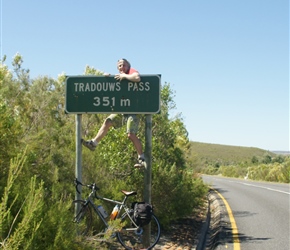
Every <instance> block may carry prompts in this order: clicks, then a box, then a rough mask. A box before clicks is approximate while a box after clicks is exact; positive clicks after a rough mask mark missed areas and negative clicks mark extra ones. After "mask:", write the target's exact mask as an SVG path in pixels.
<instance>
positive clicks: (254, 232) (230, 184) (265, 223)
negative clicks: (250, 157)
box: [203, 176, 290, 250]
mask: <svg viewBox="0 0 290 250" xmlns="http://www.w3.org/2000/svg"><path fill="white" fill-rule="evenodd" d="M203 179H204V182H205V183H207V184H210V185H211V186H212V188H213V189H215V190H216V191H218V193H220V194H221V195H222V197H223V198H225V200H226V202H227V203H228V205H229V207H230V209H231V211H232V214H233V218H234V220H235V222H236V226H237V231H238V233H237V235H238V239H239V243H234V242H233V239H231V237H232V235H233V234H231V232H232V231H231V226H230V225H231V224H230V220H229V219H230V217H231V216H230V215H229V214H228V213H227V211H228V210H227V209H226V206H225V207H224V209H223V210H224V213H226V214H227V215H226V216H228V218H229V219H228V228H226V227H224V228H223V230H227V231H228V232H224V236H226V235H228V237H223V238H224V239H223V241H224V242H223V243H222V244H221V245H220V246H219V247H218V249H225V248H227V249H228V250H230V249H242V250H256V249H257V250H261V249H266V250H268V249H269V250H271V249H275V250H276V249H277V250H289V249H290V241H289V237H290V224H289V205H290V203H289V199H290V189H289V187H290V186H289V185H288V184H278V183H277V184H276V183H267V182H256V181H250V180H243V179H233V178H223V177H218V176H203ZM219 198H220V197H219ZM221 201H222V199H221ZM223 204H224V203H223ZM229 235H231V236H229ZM238 245H239V246H238ZM239 247H240V248H239Z"/></svg>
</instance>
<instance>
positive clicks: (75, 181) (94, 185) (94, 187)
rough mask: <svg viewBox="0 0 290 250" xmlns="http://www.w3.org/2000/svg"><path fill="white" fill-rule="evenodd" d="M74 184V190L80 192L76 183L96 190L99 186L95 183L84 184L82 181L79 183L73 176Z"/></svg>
mask: <svg viewBox="0 0 290 250" xmlns="http://www.w3.org/2000/svg"><path fill="white" fill-rule="evenodd" d="M74 183H75V186H76V191H77V192H78V193H79V194H80V191H79V190H78V185H81V186H84V187H87V188H90V189H91V190H92V191H97V190H99V188H98V187H97V186H96V183H93V184H91V185H85V184H83V183H81V182H80V181H79V180H78V179H77V178H75V180H74Z"/></svg>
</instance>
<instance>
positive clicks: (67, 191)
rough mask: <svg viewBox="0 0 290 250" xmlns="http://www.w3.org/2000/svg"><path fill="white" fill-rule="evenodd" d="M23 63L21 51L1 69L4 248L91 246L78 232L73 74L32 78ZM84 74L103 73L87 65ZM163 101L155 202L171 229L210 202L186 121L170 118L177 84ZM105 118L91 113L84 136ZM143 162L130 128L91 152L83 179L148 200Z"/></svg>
mask: <svg viewBox="0 0 290 250" xmlns="http://www.w3.org/2000/svg"><path fill="white" fill-rule="evenodd" d="M22 64H23V59H22V57H21V55H19V54H16V56H15V57H14V60H13V64H12V69H10V68H9V67H8V66H7V65H6V64H5V58H4V59H3V60H2V61H1V65H0V167H1V175H0V197H1V200H0V249H1V248H2V249H7V250H10V249H11V250H13V249H34V250H37V249H41V250H42V249H91V248H92V247H91V246H90V245H89V244H87V243H86V242H85V241H83V240H82V239H80V238H76V237H75V236H74V235H73V234H72V230H73V225H72V222H71V221H72V216H73V215H72V214H70V212H69V207H70V205H71V201H72V200H73V199H74V195H75V187H74V185H73V180H74V178H75V116H74V115H68V114H65V112H64V103H65V97H64V96H65V95H64V94H65V93H64V86H65V85H64V82H65V75H64V74H62V75H59V77H58V79H52V78H50V77H47V76H39V77H37V78H36V79H30V76H29V70H27V69H23V68H22ZM84 74H95V75H101V74H102V72H100V71H98V70H97V69H94V68H91V67H89V66H87V67H86V68H85V72H84ZM161 101H162V108H161V112H160V114H156V115H153V124H152V130H153V131H152V132H153V152H152V153H153V166H152V203H153V205H154V211H155V213H156V215H157V216H158V217H159V219H160V222H161V224H162V225H163V227H165V228H166V227H167V226H168V225H169V223H170V221H171V220H174V219H178V218H182V217H184V216H187V215H188V214H191V213H192V212H193V211H195V209H196V208H197V207H198V206H200V205H202V204H203V201H204V198H205V195H206V193H207V187H206V186H205V185H204V184H203V182H202V180H201V179H200V178H199V177H197V175H196V174H195V172H194V171H193V172H192V171H188V169H189V167H190V168H191V166H193V164H194V161H195V159H192V157H188V155H189V152H190V146H191V145H190V142H189V140H188V136H187V131H186V129H185V126H184V124H183V121H182V117H180V116H177V117H173V118H170V117H169V113H170V110H171V109H173V108H174V107H175V103H174V93H173V91H172V89H171V87H170V84H169V83H164V84H163V85H162V93H161ZM105 117H106V115H101V114H91V115H83V116H82V131H83V137H84V138H91V137H92V136H93V135H95V133H96V131H97V129H98V128H99V127H100V126H101V123H102V122H103V120H104V118H105ZM142 119H143V121H144V119H145V118H144V117H143V118H142ZM143 121H141V123H140V125H141V127H140V133H139V135H140V137H141V140H142V142H143V144H144V122H143ZM135 158H136V152H135V150H134V148H133V146H132V143H130V142H129V140H128V138H127V136H126V134H125V128H121V129H119V130H114V129H112V130H111V131H110V132H109V133H108V135H107V136H106V138H105V139H104V140H103V141H102V143H101V144H100V145H99V146H98V148H97V150H96V151H95V152H93V153H92V152H90V151H89V150H86V149H84V150H83V162H82V168H83V173H82V176H83V182H84V183H90V182H96V183H97V185H98V186H99V187H100V188H101V189H100V193H101V194H102V195H103V196H106V197H112V198H115V199H119V198H120V197H121V195H122V194H121V192H120V190H121V189H125V190H136V191H137V192H138V197H137V198H136V200H138V201H141V200H143V197H142V196H143V187H144V173H143V172H142V171H139V170H134V169H132V166H133V164H134V163H135ZM191 170H192V169H191ZM84 195H85V194H84ZM133 201H134V200H132V202H133ZM105 208H106V210H107V211H108V212H110V211H111V209H112V207H105Z"/></svg>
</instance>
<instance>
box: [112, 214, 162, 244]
mask: <svg viewBox="0 0 290 250" xmlns="http://www.w3.org/2000/svg"><path fill="white" fill-rule="evenodd" d="M121 218H122V224H123V225H124V226H123V229H122V230H121V231H120V232H118V233H117V237H118V240H119V242H120V243H121V244H122V246H123V247H125V248H126V249H128V250H129V249H152V248H153V247H154V246H155V245H156V244H157V242H158V241H159V238H160V231H161V229H160V224H159V221H158V219H157V217H156V216H155V215H154V214H152V218H151V222H150V223H149V224H148V225H146V226H144V227H140V228H138V229H137V228H135V227H134V226H133V225H132V221H131V219H130V218H129V216H128V215H127V214H126V213H125V214H123V216H122V217H121Z"/></svg>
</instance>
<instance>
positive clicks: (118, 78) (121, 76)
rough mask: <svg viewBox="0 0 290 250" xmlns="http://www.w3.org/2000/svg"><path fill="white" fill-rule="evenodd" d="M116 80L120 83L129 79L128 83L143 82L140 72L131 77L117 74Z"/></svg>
mask: <svg viewBox="0 0 290 250" xmlns="http://www.w3.org/2000/svg"><path fill="white" fill-rule="evenodd" d="M115 79H116V80H119V81H121V80H122V79H127V80H128V81H132V82H140V80H141V78H140V74H139V72H134V73H132V74H130V75H129V74H125V73H121V74H117V75H115Z"/></svg>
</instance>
